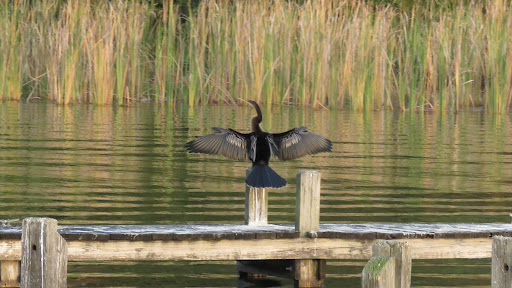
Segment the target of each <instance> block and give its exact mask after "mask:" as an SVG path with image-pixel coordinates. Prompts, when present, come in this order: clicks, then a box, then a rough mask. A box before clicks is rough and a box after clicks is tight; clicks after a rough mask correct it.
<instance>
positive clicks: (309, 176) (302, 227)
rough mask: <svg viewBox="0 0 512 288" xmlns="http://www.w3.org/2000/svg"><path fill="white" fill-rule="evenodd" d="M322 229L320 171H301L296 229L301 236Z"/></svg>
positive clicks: (298, 180) (296, 210) (298, 177)
mask: <svg viewBox="0 0 512 288" xmlns="http://www.w3.org/2000/svg"><path fill="white" fill-rule="evenodd" d="M319 229H320V173H318V172H317V171H300V172H299V173H298V174H297V207H296V209H295V231H297V232H299V234H300V236H301V237H305V236H306V234H307V233H308V232H311V231H315V232H316V231H318V230H319Z"/></svg>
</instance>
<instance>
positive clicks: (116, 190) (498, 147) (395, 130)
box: [0, 103, 512, 287]
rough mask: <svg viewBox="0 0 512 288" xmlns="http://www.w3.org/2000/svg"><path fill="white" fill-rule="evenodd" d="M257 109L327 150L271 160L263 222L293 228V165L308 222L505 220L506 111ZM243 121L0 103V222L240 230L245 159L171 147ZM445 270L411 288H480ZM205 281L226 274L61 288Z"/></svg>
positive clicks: (177, 269)
mask: <svg viewBox="0 0 512 288" xmlns="http://www.w3.org/2000/svg"><path fill="white" fill-rule="evenodd" d="M265 112H266V113H264V115H265V119H263V123H262V128H263V129H265V130H267V131H270V132H279V131H285V130H287V129H288V128H291V127H297V126H300V125H302V124H304V125H307V126H309V127H310V129H311V131H315V133H318V134H320V135H324V136H326V137H327V138H329V139H331V140H332V141H333V143H334V145H333V152H332V153H327V154H326V153H324V154H318V155H315V156H308V157H305V158H302V159H298V160H294V161H290V162H277V161H274V162H273V168H274V170H275V171H276V172H278V173H279V174H280V175H281V176H283V177H284V178H285V179H286V180H287V181H288V182H289V185H288V186H287V187H286V188H284V189H280V190H271V191H270V194H269V195H270V199H269V207H270V208H269V214H270V215H269V221H270V222H271V223H292V222H293V221H294V207H295V198H294V197H295V175H296V174H297V172H298V171H299V170H301V169H315V170H318V171H320V172H321V173H322V200H321V204H322V208H321V209H322V210H321V211H322V213H321V221H322V222H426V223H432V222H509V216H508V214H509V213H510V212H511V211H510V209H509V207H511V206H512V205H511V204H512V200H511V197H508V195H507V194H508V192H510V191H512V189H511V188H512V181H511V180H510V179H512V177H511V176H512V169H511V168H512V146H511V141H512V140H511V139H512V137H511V136H512V135H511V131H510V115H489V114H485V113H481V112H462V113H458V114H452V113H425V114H419V113H400V112H390V111H386V112H374V113H366V114H359V113H354V112H347V111H328V110H318V111H314V110H308V109H306V110H304V109H302V108H297V107H275V108H273V110H272V113H268V112H269V111H265ZM252 114H253V111H252V110H251V108H250V107H232V106H214V107H201V108H196V109H195V110H188V109H183V108H181V107H177V108H176V110H169V109H168V108H161V107H157V106H153V105H151V104H148V105H141V106H139V107H124V108H123V107H113V108H112V107H105V108H101V107H94V106H86V105H77V106H70V107H60V106H55V105H52V104H45V103H33V104H25V103H4V104H0V123H1V125H0V187H1V188H0V219H11V218H24V217H29V216H48V217H53V218H56V219H58V220H59V223H61V224H102V223H103V224H106V223H109V224H172V223H243V219H244V216H243V209H244V195H243V191H244V184H243V179H244V177H245V169H246V168H247V167H249V166H250V163H249V162H246V163H242V162H236V163H234V162H233V161H231V160H229V159H225V158H222V157H212V156H203V155H197V154H188V153H186V151H185V148H184V144H185V143H186V142H187V141H188V140H191V139H192V138H194V137H196V136H199V135H203V134H206V133H209V132H210V126H219V127H231V128H234V129H237V130H239V131H249V129H250V127H248V126H247V123H249V121H250V118H251V117H252V116H253V115H252ZM207 120H208V122H206V121H207ZM454 261H455V260H453V261H452V260H450V261H446V260H442V261H441V260H439V261H433V260H431V261H421V262H420V261H418V262H415V263H414V264H413V265H415V266H414V267H413V285H415V286H417V285H430V286H435V285H446V283H447V281H448V283H449V285H451V284H450V283H453V285H451V286H464V285H472V286H475V285H477V286H478V285H481V286H482V287H484V286H488V283H489V281H490V262H489V261H487V260H478V261H476V260H457V261H459V262H456V263H457V264H456V265H459V267H463V269H458V270H457V271H455V270H453V269H452V270H450V268H446V267H451V266H450V265H455V264H454V263H455V262H454ZM363 266H364V262H359V261H330V262H329V264H328V274H329V275H328V277H327V286H328V287H341V286H343V287H359V275H360V273H361V270H362V267H363ZM105 267H107V268H108V269H106V268H105ZM440 267H445V269H444V268H443V269H441V268H440ZM105 271H108V273H105ZM452 274H453V275H452ZM460 274H464V276H463V277H461V275H460ZM148 279H150V280H148ZM447 279H448V280H447ZM450 279H451V280H450ZM148 281H149V282H148ZM277 281H280V285H283V286H285V287H289V285H291V284H290V282H289V281H288V282H287V281H286V280H281V279H277ZM148 283H151V284H150V285H148ZM205 283H207V285H208V287H235V286H237V285H238V284H237V282H236V271H235V266H234V264H233V263H232V262H230V261H227V262H219V263H217V262H215V263H211V262H152V263H150V265H149V264H148V263H132V262H130V263H125V262H122V263H108V264H102V265H98V264H97V263H74V264H72V265H71V266H70V286H71V287H73V286H89V287H110V286H119V287H133V286H139V287H140V286H143V287H148V286H158V287H185V286H187V287H204V286H205V285H206V284H205Z"/></svg>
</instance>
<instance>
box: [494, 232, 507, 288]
mask: <svg viewBox="0 0 512 288" xmlns="http://www.w3.org/2000/svg"><path fill="white" fill-rule="evenodd" d="M491 271H492V272H491V273H492V274H491V287H492V288H509V287H511V285H512V238H510V237H501V236H496V237H494V238H493V239H492V268H491Z"/></svg>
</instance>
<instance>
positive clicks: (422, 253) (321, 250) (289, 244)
mask: <svg viewBox="0 0 512 288" xmlns="http://www.w3.org/2000/svg"><path fill="white" fill-rule="evenodd" d="M373 241H374V240H359V239H329V238H317V239H308V238H291V239H253V240H243V239H239V240H236V239H235V240H185V241H174V240H170V241H162V240H155V241H128V240H109V241H91V240H88V241H83V240H68V241H67V244H68V260H69V261H82V260H263V259H311V258H314V259H369V258H370V257H371V246H372V243H373ZM407 242H408V243H409V245H410V246H411V250H412V252H411V255H412V258H413V259H448V258H490V257H491V247H492V245H491V244H492V239H491V238H471V239H408V240H407ZM254 247H258V249H254ZM20 259H21V241H19V240H0V260H20Z"/></svg>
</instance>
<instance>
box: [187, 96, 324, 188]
mask: <svg viewBox="0 0 512 288" xmlns="http://www.w3.org/2000/svg"><path fill="white" fill-rule="evenodd" d="M241 100H243V99H241ZM243 101H246V100H243ZM246 102H247V103H249V104H250V105H251V106H253V107H254V109H256V113H257V115H256V116H255V117H253V118H252V121H251V124H252V132H251V133H240V132H237V131H235V130H233V129H225V128H219V127H213V128H212V129H213V130H214V132H215V133H213V134H208V135H205V136H201V137H198V138H196V139H194V140H192V141H190V142H188V143H187V144H186V147H187V150H188V151H189V152H191V153H205V154H216V155H222V156H225V157H228V158H232V159H235V160H239V161H245V160H247V159H249V160H251V162H252V166H253V167H252V171H251V173H250V174H249V175H248V176H247V178H246V179H245V183H246V184H247V185H249V186H251V187H255V188H269V187H272V188H281V187H283V186H285V185H286V180H284V179H283V178H282V177H281V176H279V175H278V174H277V173H276V172H275V171H274V170H272V168H270V167H269V166H268V162H269V160H270V158H271V157H272V156H274V157H277V158H279V159H280V160H282V161H285V160H292V159H297V158H300V157H302V156H305V155H309V154H316V153H320V152H328V151H331V149H332V143H331V141H330V140H329V139H326V138H324V137H322V136H320V135H317V134H313V133H310V132H308V131H307V127H300V128H294V129H291V130H289V131H286V132H283V133H277V134H272V133H267V132H264V131H263V130H261V127H260V123H261V121H262V119H263V117H262V115H261V109H260V107H259V105H258V103H256V102H254V101H252V100H249V101H246Z"/></svg>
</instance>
